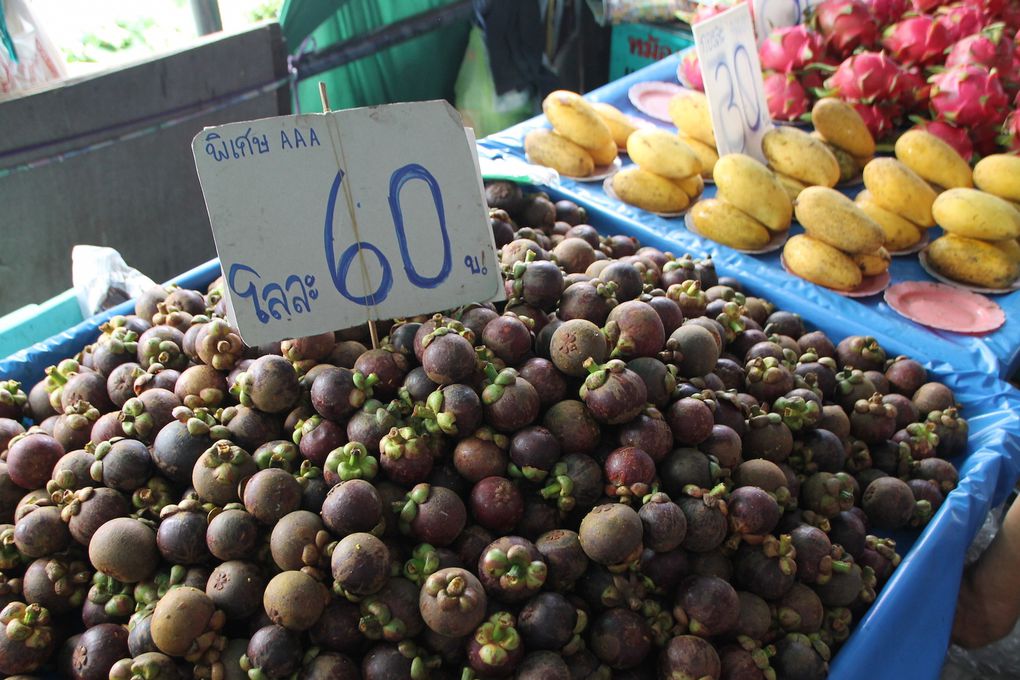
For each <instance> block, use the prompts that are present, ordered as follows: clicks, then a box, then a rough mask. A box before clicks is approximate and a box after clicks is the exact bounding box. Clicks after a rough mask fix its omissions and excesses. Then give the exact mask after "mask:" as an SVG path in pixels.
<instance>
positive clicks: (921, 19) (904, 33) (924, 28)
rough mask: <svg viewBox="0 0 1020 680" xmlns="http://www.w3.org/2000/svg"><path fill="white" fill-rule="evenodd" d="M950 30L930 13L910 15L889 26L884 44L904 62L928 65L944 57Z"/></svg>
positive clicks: (897, 58) (893, 56)
mask: <svg viewBox="0 0 1020 680" xmlns="http://www.w3.org/2000/svg"><path fill="white" fill-rule="evenodd" d="M949 43H950V41H949V32H948V31H947V30H946V27H945V26H943V25H942V24H940V23H938V22H937V21H935V17H933V16H931V15H929V14H920V15H918V16H914V17H909V18H907V19H904V20H903V21H901V22H899V23H898V24H894V25H892V26H890V27H889V28H887V29H886V31H885V33H884V34H883V36H882V46H883V47H885V49H887V50H889V53H890V54H891V55H892V58H893V59H895V60H896V61H898V62H900V63H901V64H903V65H904V66H925V65H927V64H931V63H933V62H935V61H938V60H941V59H942V55H943V54H945V52H946V50H947V49H948V48H949Z"/></svg>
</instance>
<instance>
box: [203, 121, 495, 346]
mask: <svg viewBox="0 0 1020 680" xmlns="http://www.w3.org/2000/svg"><path fill="white" fill-rule="evenodd" d="M192 149H193V152H194V155H195V162H196V165H197V167H198V174H199V179H200V180H201V182H202V191H203V193H204V195H205V201H206V207H207V208H208V210H209V221H210V223H211V225H212V230H213V237H214V238H215V241H216V250H217V252H218V254H219V256H220V262H221V264H222V267H223V274H224V283H225V286H224V288H225V290H226V293H227V301H228V310H229V314H230V317H231V320H232V321H233V322H234V324H235V325H236V326H237V328H238V330H239V331H240V333H241V337H242V338H243V339H244V340H245V342H247V343H248V344H249V345H257V344H262V343H265V342H271V341H274V340H279V339H282V338H286V337H299V336H305V335H312V334H315V333H320V332H323V331H328V330H334V329H339V328H348V327H351V326H356V325H358V324H361V323H364V322H365V321H366V320H379V319H387V318H394V317H400V316H410V315H412V314H418V313H427V312H434V311H439V310H442V309H449V308H452V307H456V306H459V305H462V304H467V303H470V302H482V301H485V300H490V299H501V298H502V296H503V281H502V278H501V273H500V268H499V264H498V263H497V262H496V249H495V244H494V242H493V237H492V228H491V227H490V225H489V220H488V211H487V208H486V205H485V194H484V190H483V188H482V181H481V175H480V174H479V171H478V158H477V154H476V152H475V149H474V144H473V138H471V137H470V136H469V134H468V133H467V132H466V131H465V129H464V125H463V122H462V121H461V119H460V116H459V115H458V114H457V113H456V111H454V110H453V109H452V108H451V107H450V106H449V105H448V104H446V103H445V102H421V103H415V104H390V105H387V106H378V107H372V108H364V109H351V110H347V111H338V112H333V113H326V114H311V115H299V116H280V117H277V118H267V119H265V120H258V121H249V122H244V123H229V124H227V125H221V126H218V127H214V128H207V129H206V130H203V131H202V132H201V133H199V134H198V136H197V137H195V140H194V142H193V145H192Z"/></svg>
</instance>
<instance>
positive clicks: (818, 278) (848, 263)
mask: <svg viewBox="0 0 1020 680" xmlns="http://www.w3.org/2000/svg"><path fill="white" fill-rule="evenodd" d="M783 260H784V261H785V262H786V266H787V268H789V270H790V271H791V272H793V273H794V274H796V275H797V276H799V277H801V278H802V279H806V280H808V281H810V282H812V283H817V284H818V285H820V286H825V287H826V288H832V289H835V290H853V289H854V288H856V287H857V286H859V285H861V279H862V275H861V269H860V267H858V266H857V263H856V262H854V261H853V259H851V258H850V256H849V255H847V254H846V253H844V252H843V251H841V250H839V249H838V248H833V247H832V246H830V245H829V244H828V243H824V242H822V241H819V240H817V239H813V238H811V237H810V236H807V235H805V234H797V235H796V236H791V237H790V240H789V241H787V242H786V245H785V246H783Z"/></svg>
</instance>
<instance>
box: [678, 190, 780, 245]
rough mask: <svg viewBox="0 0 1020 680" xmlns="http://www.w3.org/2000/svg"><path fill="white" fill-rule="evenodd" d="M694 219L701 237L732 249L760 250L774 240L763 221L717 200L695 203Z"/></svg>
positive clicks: (710, 199)
mask: <svg viewBox="0 0 1020 680" xmlns="http://www.w3.org/2000/svg"><path fill="white" fill-rule="evenodd" d="M691 220H693V222H694V227H695V229H697V231H698V233H699V234H701V235H702V236H704V237H705V238H708V239H711V240H713V241H715V242H716V243H722V244H723V245H726V246H730V247H731V248H740V249H742V250H758V249H759V248H764V247H765V245H766V244H767V243H768V242H769V240H770V239H771V238H772V236H771V235H770V234H769V230H768V229H766V228H765V225H763V224H762V223H761V222H759V221H758V220H756V219H754V218H753V217H751V216H750V215H748V214H747V213H745V212H742V211H741V210H739V209H738V208H737V207H736V206H734V205H732V204H730V203H727V202H725V201H721V200H719V199H717V198H709V199H706V200H704V201H698V202H697V203H695V204H694V207H693V208H691Z"/></svg>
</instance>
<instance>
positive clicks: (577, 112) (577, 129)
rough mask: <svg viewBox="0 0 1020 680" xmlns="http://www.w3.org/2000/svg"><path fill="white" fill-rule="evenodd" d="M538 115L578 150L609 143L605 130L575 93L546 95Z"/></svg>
mask: <svg viewBox="0 0 1020 680" xmlns="http://www.w3.org/2000/svg"><path fill="white" fill-rule="evenodd" d="M542 111H543V112H544V113H545V117H546V118H548V119H549V122H550V123H551V124H552V126H553V128H554V129H555V130H556V131H557V132H559V133H560V134H561V135H563V136H564V137H566V138H567V139H569V140H570V141H572V142H574V143H575V144H577V145H578V146H583V147H584V148H586V149H600V148H602V147H604V146H606V144H607V143H609V142H611V141H613V135H612V133H611V132H610V131H609V126H608V125H606V123H605V121H604V120H602V118H600V117H599V114H598V113H597V112H596V111H595V109H593V108H592V105H591V104H589V103H588V102H586V101H585V100H584V99H583V98H582V97H581V95H579V94H577V93H576V92H568V91H567V90H556V91H555V92H550V93H549V95H548V96H546V98H545V99H544V100H542Z"/></svg>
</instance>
